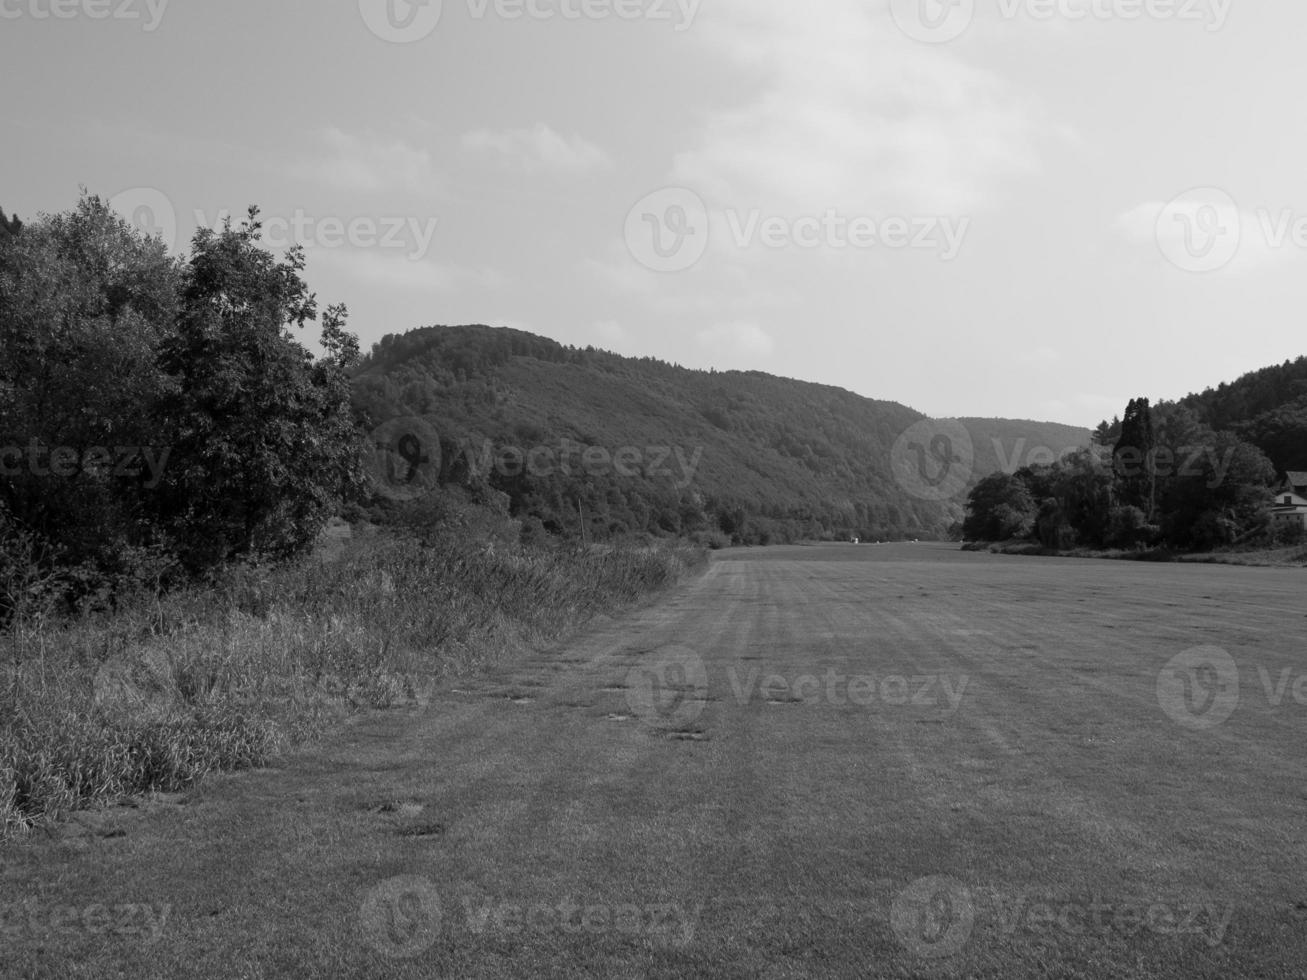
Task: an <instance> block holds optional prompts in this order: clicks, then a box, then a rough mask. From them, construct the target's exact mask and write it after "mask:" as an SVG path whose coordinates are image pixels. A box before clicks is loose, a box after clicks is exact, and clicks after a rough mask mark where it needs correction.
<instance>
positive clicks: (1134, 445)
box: [1112, 398, 1156, 519]
mask: <svg viewBox="0 0 1307 980" xmlns="http://www.w3.org/2000/svg"><path fill="white" fill-rule="evenodd" d="M1154 448H1155V437H1154V433H1153V410H1152V406H1151V405H1150V404H1149V401H1148V399H1147V398H1132V399H1131V400H1130V404H1128V405H1127V406H1126V410H1125V417H1124V418H1123V419H1122V420H1121V437H1120V438H1119V439H1118V440H1117V443H1116V448H1115V449H1114V450H1113V454H1112V458H1113V462H1114V464H1115V471H1116V476H1117V495H1118V498H1119V500H1120V502H1121V503H1122V504H1124V505H1126V506H1130V507H1138V508H1139V509H1140V510H1142V511H1143V512H1144V513H1145V514H1147V515H1149V517H1150V519H1151V517H1152V514H1153V509H1154V503H1155V494H1156V480H1155V477H1156V472H1155V468H1154V453H1153V450H1154Z"/></svg>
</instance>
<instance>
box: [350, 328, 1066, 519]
mask: <svg viewBox="0 0 1307 980" xmlns="http://www.w3.org/2000/svg"><path fill="white" fill-rule="evenodd" d="M354 401H355V406H356V408H357V409H358V410H359V411H360V412H361V413H363V414H364V416H365V417H366V418H367V419H368V421H369V422H370V423H371V424H374V425H375V424H380V423H382V422H385V421H386V420H387V419H391V418H395V417H397V416H402V415H418V416H421V417H423V418H425V419H428V420H429V421H430V422H431V424H432V426H433V427H434V428H435V429H436V430H437V431H438V432H439V434H440V441H441V456H442V467H441V469H442V474H443V475H442V479H443V480H444V481H446V482H450V483H460V484H466V483H470V482H478V481H482V482H484V483H486V484H488V485H489V486H490V487H492V488H493V489H495V490H498V491H501V492H503V493H505V494H507V495H508V498H509V501H510V506H511V508H512V512H513V515H514V516H516V517H519V518H522V519H523V520H524V521H525V522H526V523H527V524H533V523H534V522H539V525H540V526H541V528H542V529H544V530H547V531H551V532H554V533H567V532H569V531H570V530H574V529H576V528H577V526H578V522H579V520H580V517H579V515H580V514H582V513H584V514H585V519H586V522H587V525H588V527H587V531H588V533H591V534H593V535H594V536H595V537H596V538H602V537H604V536H612V535H620V534H623V533H627V532H649V533H654V534H660V533H664V534H670V533H682V534H692V535H694V534H700V535H706V536H710V537H711V536H715V535H720V536H721V537H724V538H726V539H729V540H732V541H736V542H742V543H764V542H770V541H786V540H799V539H816V538H840V537H848V536H852V535H858V536H861V537H863V538H867V539H872V540H877V539H879V540H890V539H901V538H904V537H908V538H914V537H920V538H937V537H941V536H943V535H945V534H946V533H948V531H949V528H950V527H951V525H953V524H954V523H955V522H956V521H957V520H958V519H959V518H960V517H961V514H962V505H963V502H964V500H965V493H958V494H954V495H952V496H951V497H950V498H949V499H946V500H942V501H935V500H929V499H921V495H919V494H914V493H913V492H912V488H911V487H910V486H909V487H905V486H904V485H902V481H901V480H898V479H896V478H895V475H894V469H893V462H892V458H891V457H892V453H893V449H894V445H895V441H896V440H897V439H898V438H899V437H900V435H902V434H903V433H904V432H905V431H907V430H908V429H909V428H911V427H912V426H913V425H914V424H916V423H919V422H921V421H922V420H923V419H924V418H925V416H923V415H922V414H921V413H920V412H917V411H914V410H913V409H911V408H908V407H906V406H904V405H901V404H898V403H897V402H891V401H883V400H877V399H871V398H865V397H863V396H861V395H857V394H854V393H852V392H849V391H845V390H844V389H841V388H835V387H832V386H829V385H822V384H815V383H811V382H805V381H797V380H793V379H788V378H780V377H776V376H773V375H769V374H764V373H762V372H758V371H720V372H719V371H702V370H694V369H690V368H684V367H681V366H679V365H673V364H668V363H666V362H663V361H659V360H656V359H654V358H648V357H644V358H635V357H624V356H621V355H618V354H613V353H610V352H607V351H602V350H596V349H594V348H586V349H578V348H575V347H568V346H564V345H562V344H559V343H557V342H556V341H553V340H550V339H548V338H545V337H539V336H536V335H533V334H530V333H526V332H524V331H520V330H514V329H509V328H490V327H485V326H456V327H425V328H421V329H418V330H413V331H411V332H409V333H406V334H403V335H398V336H395V335H391V336H387V337H385V338H384V339H383V340H382V341H381V342H380V343H379V344H377V345H376V346H375V347H374V348H373V350H372V352H371V354H370V355H369V356H368V357H366V358H365V360H364V362H363V364H362V365H361V366H360V368H359V369H358V371H357V372H356V373H355V377H354ZM961 421H962V422H963V424H964V425H965V426H966V428H967V430H968V432H969V433H970V436H971V441H972V443H973V446H974V473H972V474H971V480H970V481H969V482H975V480H978V479H980V478H981V477H983V476H985V475H988V474H989V473H991V472H994V470H996V469H998V468H1000V467H1002V468H1012V469H1015V468H1016V467H1017V466H1021V465H1026V463H1027V462H1030V461H1031V459H1030V455H1031V453H1032V452H1034V451H1036V450H1040V451H1042V452H1044V453H1047V454H1049V455H1054V454H1057V453H1060V452H1062V451H1063V450H1065V449H1067V448H1069V447H1075V446H1083V445H1087V444H1088V442H1089V430H1088V429H1079V428H1076V427H1073V426H1065V425H1057V424H1054V423H1035V422H1020V421H1014V420H1006V419H967V420H961ZM565 443H571V444H573V446H574V447H580V448H574V449H572V450H570V453H571V465H569V466H567V467H566V469H567V470H568V472H563V467H562V466H561V465H560V461H559V456H560V447H561V446H563V445H564V444H565ZM585 448H593V449H594V450H595V453H596V454H595V456H594V457H593V459H594V460H602V458H603V456H604V454H607V455H608V456H609V457H610V462H609V463H607V464H604V465H597V466H593V467H591V468H590V470H591V471H589V472H586V471H584V468H583V467H579V466H578V462H579V460H580V459H581V451H582V450H583V449H585ZM650 449H655V450H659V451H661V450H662V449H665V450H667V455H666V456H665V458H663V459H661V460H655V459H654V458H653V457H654V456H656V455H658V453H657V452H655V453H652V454H651V453H650V452H649V450H650ZM515 450H520V451H521V453H523V454H526V453H530V452H531V451H533V450H535V451H536V456H535V461H536V465H535V466H534V467H531V466H528V467H526V468H527V469H533V470H534V471H533V472H517V470H519V469H521V466H520V462H521V461H520V460H519V459H517V458H516V456H515V455H514V451H515ZM501 451H507V452H508V453H509V456H510V459H508V460H500V459H498V458H497V456H496V454H497V453H499V452H501ZM619 451H625V456H624V459H625V464H624V465H622V466H620V467H619V465H618V462H617V454H618V453H619ZM551 453H552V457H551ZM551 458H552V459H553V464H552V465H550V462H549V461H550V459H551ZM1036 461H1037V459H1036ZM510 462H511V464H512V465H508V464H509V463H510ZM655 463H658V464H659V465H653V464H655ZM650 470H652V472H646V471H650ZM637 471H638V472H637Z"/></svg>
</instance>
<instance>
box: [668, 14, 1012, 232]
mask: <svg viewBox="0 0 1307 980" xmlns="http://www.w3.org/2000/svg"><path fill="white" fill-rule="evenodd" d="M695 33H696V36H698V37H702V38H703V39H704V41H705V43H707V44H708V45H710V46H711V47H712V49H713V51H714V53H715V54H716V55H718V56H719V57H721V58H724V59H725V60H726V61H727V63H728V64H731V65H733V66H734V67H735V68H736V70H737V71H739V72H740V73H742V74H744V75H745V76H747V77H748V78H749V79H750V80H751V81H752V82H753V83H754V84H753V90H754V91H756V92H757V93H758V94H757V95H755V96H752V97H750V98H747V99H745V100H744V101H743V102H741V103H740V104H737V105H735V106H731V107H727V108H718V109H715V110H713V111H711V112H710V113H709V114H708V116H707V118H706V120H705V122H704V124H703V126H702V128H701V130H700V132H699V134H698V139H697V145H695V146H693V147H692V148H690V149H687V150H686V151H684V152H682V153H680V154H678V155H677V156H676V158H675V160H674V165H673V175H674V179H675V180H676V181H677V182H679V183H683V184H685V185H686V186H689V187H691V188H694V189H696V190H698V191H700V192H701V193H702V194H704V195H705V196H706V197H709V198H711V199H712V200H711V201H710V206H716V205H721V206H753V205H758V206H762V207H772V208H776V209H777V210H780V211H782V213H784V212H786V211H789V212H791V213H793V212H795V211H798V212H801V213H809V212H812V211H814V210H815V211H817V212H818V213H820V211H821V210H823V209H825V208H841V209H846V210H849V211H860V212H864V213H875V214H882V213H886V212H887V211H895V212H897V213H904V212H911V213H926V214H956V213H959V212H967V211H970V210H971V209H976V208H980V207H984V206H988V205H991V204H993V203H994V198H995V192H996V188H997V185H998V184H999V182H1000V181H1001V180H1002V179H1003V178H1007V177H1011V176H1013V175H1019V174H1028V173H1032V172H1035V171H1036V170H1037V169H1038V160H1037V157H1036V154H1035V151H1034V148H1033V142H1034V135H1035V134H1034V129H1035V127H1034V124H1033V120H1032V115H1033V111H1032V108H1031V106H1030V105H1029V103H1028V101H1027V100H1026V99H1025V98H1024V97H1022V96H1020V95H1019V94H1018V93H1017V92H1015V91H1014V90H1013V89H1011V88H1010V87H1009V86H1008V85H1007V84H1006V83H1004V82H1003V81H1002V80H1001V79H999V78H998V77H997V76H995V75H993V74H991V73H989V72H985V71H982V70H980V69H977V68H973V67H970V66H968V65H967V64H965V63H964V62H962V61H961V60H960V59H959V58H958V57H957V56H956V55H955V54H954V53H952V52H951V51H947V50H943V49H942V47H941V48H936V47H930V46H927V45H922V44H918V43H916V42H913V41H911V40H909V39H908V38H906V37H905V36H903V35H902V34H901V33H900V32H899V31H898V30H897V29H896V28H895V26H894V24H893V21H892V19H891V18H890V16H889V14H888V12H887V11H886V9H885V5H884V3H883V2H882V3H880V4H869V3H866V2H864V0H830V2H829V3H826V4H823V5H822V9H821V11H820V12H817V11H814V10H812V9H809V8H806V7H803V6H801V5H797V4H793V3H790V2H788V0H718V3H716V4H714V5H713V6H712V8H711V9H710V8H708V7H705V9H704V10H703V12H702V14H701V17H700V23H699V25H698V27H697V29H696V32H695Z"/></svg>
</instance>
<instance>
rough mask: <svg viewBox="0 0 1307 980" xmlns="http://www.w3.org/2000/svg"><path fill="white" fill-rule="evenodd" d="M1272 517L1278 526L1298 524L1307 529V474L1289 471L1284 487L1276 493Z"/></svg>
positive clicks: (1272, 506)
mask: <svg viewBox="0 0 1307 980" xmlns="http://www.w3.org/2000/svg"><path fill="white" fill-rule="evenodd" d="M1271 517H1272V518H1273V519H1274V520H1275V522H1276V523H1277V524H1278V523H1281V522H1283V523H1286V524H1287V523H1290V522H1296V523H1298V524H1301V525H1302V526H1303V527H1304V528H1307V473H1303V472H1296V471H1293V470H1290V471H1289V474H1288V476H1287V477H1286V478H1285V481H1284V485H1283V486H1282V487H1280V489H1279V490H1276V491H1275V502H1274V503H1273V504H1272V505H1271Z"/></svg>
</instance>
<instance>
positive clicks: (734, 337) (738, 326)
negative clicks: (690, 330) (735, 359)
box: [698, 320, 776, 356]
mask: <svg viewBox="0 0 1307 980" xmlns="http://www.w3.org/2000/svg"><path fill="white" fill-rule="evenodd" d="M698 340H699V343H700V344H701V345H703V346H704V347H707V348H708V349H709V350H711V351H713V352H714V353H718V354H723V355H753V356H765V355H767V354H770V353H772V351H774V350H775V349H776V342H775V341H774V340H772V338H771V336H770V335H769V334H768V333H767V332H766V331H765V330H763V329H762V327H760V326H758V324H756V323H752V322H750V321H747V320H733V321H730V322H727V323H717V324H714V325H713V326H711V327H709V328H708V329H707V330H701V331H700V332H699V336H698Z"/></svg>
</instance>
